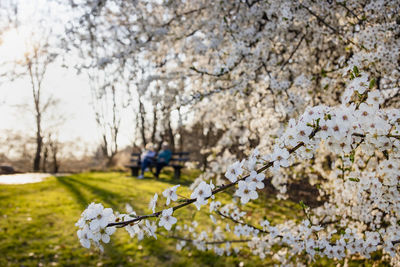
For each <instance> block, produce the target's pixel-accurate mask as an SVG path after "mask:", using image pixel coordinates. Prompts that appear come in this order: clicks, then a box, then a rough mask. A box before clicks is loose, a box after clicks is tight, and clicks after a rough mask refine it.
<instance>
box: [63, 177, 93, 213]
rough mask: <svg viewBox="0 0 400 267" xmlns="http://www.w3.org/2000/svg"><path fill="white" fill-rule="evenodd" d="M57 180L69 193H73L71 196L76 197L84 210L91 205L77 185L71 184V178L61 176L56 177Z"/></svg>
mask: <svg viewBox="0 0 400 267" xmlns="http://www.w3.org/2000/svg"><path fill="white" fill-rule="evenodd" d="M56 180H57V182H59V183H60V184H62V185H63V186H64V187H65V188H67V190H68V191H70V192H71V194H72V195H73V196H74V197H75V199H76V201H77V202H78V203H79V205H81V207H83V208H86V207H87V205H88V204H89V202H88V200H87V199H86V198H85V196H84V195H83V194H82V192H81V190H79V189H78V187H77V186H76V185H74V184H73V183H71V178H70V177H65V176H59V177H56Z"/></svg>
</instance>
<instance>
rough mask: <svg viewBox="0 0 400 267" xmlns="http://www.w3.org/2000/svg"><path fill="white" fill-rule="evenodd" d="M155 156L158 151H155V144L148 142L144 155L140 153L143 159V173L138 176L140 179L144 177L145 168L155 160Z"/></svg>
mask: <svg viewBox="0 0 400 267" xmlns="http://www.w3.org/2000/svg"><path fill="white" fill-rule="evenodd" d="M155 156H156V152H155V151H154V147H153V144H150V143H149V144H147V145H146V150H145V151H143V153H142V155H140V159H141V161H142V162H141V164H140V165H141V167H142V173H141V174H140V175H139V176H138V179H143V177H144V172H145V170H146V169H147V167H149V166H150V165H151V163H152V162H153V161H154V158H155Z"/></svg>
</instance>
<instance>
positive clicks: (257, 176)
mask: <svg viewBox="0 0 400 267" xmlns="http://www.w3.org/2000/svg"><path fill="white" fill-rule="evenodd" d="M264 179H265V174H263V173H257V172H256V171H251V172H250V175H249V177H247V178H246V182H248V183H249V182H254V183H256V187H257V188H258V189H263V188H264V183H263V181H264Z"/></svg>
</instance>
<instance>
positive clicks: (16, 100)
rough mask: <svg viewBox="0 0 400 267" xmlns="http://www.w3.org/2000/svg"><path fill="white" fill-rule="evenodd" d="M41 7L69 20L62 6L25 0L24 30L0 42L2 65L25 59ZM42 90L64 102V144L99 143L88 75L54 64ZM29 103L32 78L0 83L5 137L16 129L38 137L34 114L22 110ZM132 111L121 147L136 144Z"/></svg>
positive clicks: (0, 118) (0, 114)
mask: <svg viewBox="0 0 400 267" xmlns="http://www.w3.org/2000/svg"><path fill="white" fill-rule="evenodd" d="M41 8H50V9H51V14H52V15H57V16H58V18H60V17H61V19H64V20H65V19H66V18H62V14H63V13H62V12H63V11H62V10H60V7H59V6H56V5H55V6H53V5H51V6H50V7H49V2H48V1H46V0H21V1H20V9H19V12H20V16H21V21H20V27H19V29H18V31H15V30H11V31H9V32H6V33H4V35H3V40H2V42H1V43H0V65H1V63H4V62H7V61H9V60H14V59H18V58H21V57H22V56H23V54H24V51H25V50H26V47H25V39H26V38H27V36H28V35H29V32H30V31H32V30H34V29H35V26H36V27H37V25H35V21H36V20H37V19H38V14H40V9H41ZM40 19H42V18H40ZM57 27H59V26H57V25H55V26H54V29H55V30H56V31H57V30H58V31H61V30H63V28H62V27H59V28H57ZM42 88H43V91H44V92H43V94H44V95H46V94H49V93H50V94H52V95H53V96H54V97H55V98H57V99H60V100H61V104H60V105H59V106H60V108H59V109H58V110H57V111H56V113H59V114H63V116H65V117H66V118H67V120H66V122H65V124H64V125H62V126H61V127H60V131H59V136H60V141H75V140H77V139H78V138H81V139H82V141H83V142H87V143H88V144H90V145H94V144H97V143H98V140H99V135H98V132H97V128H96V127H97V126H96V123H95V119H94V114H93V109H92V107H91V105H90V101H91V97H90V89H89V82H88V79H87V78H86V76H84V75H77V74H76V72H75V70H73V69H65V68H62V67H61V64H60V63H53V64H52V65H51V66H49V68H48V72H47V73H46V76H45V79H44V82H43V86H42ZM25 103H29V104H30V105H32V89H31V86H30V81H29V79H28V77H25V78H22V79H18V80H16V81H14V82H6V83H2V84H0V134H4V130H9V129H13V130H18V131H23V132H26V133H27V134H29V135H30V136H33V135H34V131H35V128H34V118H33V114H32V113H29V112H28V111H24V110H23V109H21V108H19V107H18V106H21V105H23V104H25ZM129 112H132V109H129V110H128V111H127V113H126V114H125V116H124V118H123V121H122V127H121V134H120V140H119V145H120V146H124V145H129V144H131V143H132V138H133V135H132V130H133V127H134V126H133V123H134V122H133V121H132V116H131V115H132V114H129Z"/></svg>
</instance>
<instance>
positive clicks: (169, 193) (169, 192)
mask: <svg viewBox="0 0 400 267" xmlns="http://www.w3.org/2000/svg"><path fill="white" fill-rule="evenodd" d="M179 186H180V185H179V184H178V185H175V186H173V187H171V188H167V189H165V190H164V192H163V196H164V197H166V198H167V202H166V204H167V205H169V204H170V203H171V200H172V201H177V200H178V195H177V194H176V189H178V187H179Z"/></svg>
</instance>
